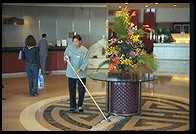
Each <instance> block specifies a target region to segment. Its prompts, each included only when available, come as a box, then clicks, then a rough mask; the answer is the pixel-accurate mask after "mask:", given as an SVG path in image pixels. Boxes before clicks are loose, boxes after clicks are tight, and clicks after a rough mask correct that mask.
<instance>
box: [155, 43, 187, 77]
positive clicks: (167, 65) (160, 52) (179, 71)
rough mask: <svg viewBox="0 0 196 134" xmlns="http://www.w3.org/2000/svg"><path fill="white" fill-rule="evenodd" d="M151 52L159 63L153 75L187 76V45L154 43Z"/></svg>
mask: <svg viewBox="0 0 196 134" xmlns="http://www.w3.org/2000/svg"><path fill="white" fill-rule="evenodd" d="M153 52H154V53H155V55H156V59H157V60H158V61H159V69H158V70H157V71H156V72H155V74H161V75H189V61H190V57H189V56H190V44H189V43H154V49H153Z"/></svg>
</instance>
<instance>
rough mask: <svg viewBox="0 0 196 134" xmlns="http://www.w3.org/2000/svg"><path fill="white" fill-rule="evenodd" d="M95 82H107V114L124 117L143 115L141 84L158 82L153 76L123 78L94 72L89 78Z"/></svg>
mask: <svg viewBox="0 0 196 134" xmlns="http://www.w3.org/2000/svg"><path fill="white" fill-rule="evenodd" d="M89 77H90V78H91V79H93V80H98V81H105V82H107V88H106V112H108V113H109V114H118V115H122V116H131V115H136V114H140V113H141V107H142V103H141V98H142V96H141V83H142V82H149V81H153V80H156V79H157V78H158V77H156V76H155V75H152V74H148V73H144V74H136V75H134V77H129V78H124V77H123V78H122V77H120V75H119V74H114V73H110V72H104V73H101V72H94V73H92V74H91V75H90V76H89Z"/></svg>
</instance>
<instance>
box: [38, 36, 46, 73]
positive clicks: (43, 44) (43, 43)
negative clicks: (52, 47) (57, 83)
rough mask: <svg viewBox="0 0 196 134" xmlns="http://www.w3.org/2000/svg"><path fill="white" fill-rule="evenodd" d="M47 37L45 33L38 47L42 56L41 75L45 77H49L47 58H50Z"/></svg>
mask: <svg viewBox="0 0 196 134" xmlns="http://www.w3.org/2000/svg"><path fill="white" fill-rule="evenodd" d="M46 39H47V35H46V34H45V33H44V34H42V39H41V40H40V41H39V43H38V46H39V49H40V51H39V56H40V65H41V70H42V71H41V73H42V74H43V75H48V73H46V63H47V58H48V42H47V40H46Z"/></svg>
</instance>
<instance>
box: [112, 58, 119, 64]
mask: <svg viewBox="0 0 196 134" xmlns="http://www.w3.org/2000/svg"><path fill="white" fill-rule="evenodd" d="M112 61H113V62H114V63H115V64H120V61H119V60H118V59H117V58H112Z"/></svg>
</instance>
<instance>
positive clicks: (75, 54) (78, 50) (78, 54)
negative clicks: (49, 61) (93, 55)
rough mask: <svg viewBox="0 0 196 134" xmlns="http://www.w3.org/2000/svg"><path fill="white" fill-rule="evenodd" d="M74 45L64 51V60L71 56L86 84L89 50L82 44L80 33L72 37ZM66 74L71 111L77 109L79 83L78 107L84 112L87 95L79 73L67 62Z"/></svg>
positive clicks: (75, 67)
mask: <svg viewBox="0 0 196 134" xmlns="http://www.w3.org/2000/svg"><path fill="white" fill-rule="evenodd" d="M72 41H73V45H69V46H68V47H67V48H66V50H65V52H64V61H65V62H66V61H67V58H66V56H68V57H69V62H70V63H71V64H72V66H73V67H74V69H75V70H76V73H77V74H78V75H79V77H80V78H81V80H82V81H83V83H84V84H86V76H87V72H86V71H87V65H88V57H89V52H88V49H87V48H86V47H84V46H83V45H82V38H81V36H80V35H74V36H73V38H72ZM66 76H67V77H68V86H69V95H70V110H69V111H70V112H75V110H76V83H78V93H79V95H78V96H79V97H78V98H79V99H78V104H77V106H78V109H79V113H83V101H84V96H85V87H84V86H83V85H82V83H81V82H80V81H79V79H78V77H77V75H76V74H75V73H74V71H73V70H72V68H71V66H70V65H69V64H67V70H66Z"/></svg>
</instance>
